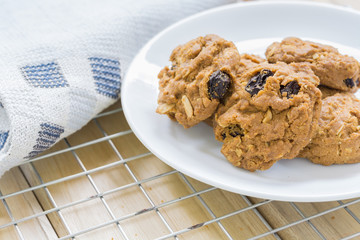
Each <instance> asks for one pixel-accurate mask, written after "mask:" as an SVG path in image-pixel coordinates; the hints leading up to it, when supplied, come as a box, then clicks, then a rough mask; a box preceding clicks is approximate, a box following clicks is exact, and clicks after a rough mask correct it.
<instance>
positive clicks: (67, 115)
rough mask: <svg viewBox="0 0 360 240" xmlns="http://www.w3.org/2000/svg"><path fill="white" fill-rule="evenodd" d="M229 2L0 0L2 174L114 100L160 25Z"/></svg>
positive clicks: (67, 133)
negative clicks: (130, 67)
mask: <svg viewBox="0 0 360 240" xmlns="http://www.w3.org/2000/svg"><path fill="white" fill-rule="evenodd" d="M230 2H233V1H231V0H202V1H192V0H172V1H169V0H152V1H146V0H101V1H100V0H97V1H89V0H77V1H71V0H56V1H47V0H33V1H25V0H19V1H11V0H4V1H1V3H0V29H1V36H0V176H1V175H3V173H4V172H5V171H7V170H9V169H10V168H11V167H14V166H16V165H19V164H20V163H22V162H24V161H26V160H27V159H30V158H33V157H36V156H37V155H38V154H40V153H41V152H43V151H44V150H46V149H48V148H50V147H51V146H53V145H54V144H55V143H56V142H58V141H59V140H61V139H62V138H64V137H66V136H68V135H70V134H72V133H74V132H75V131H77V130H79V129H80V128H81V127H83V126H84V125H85V124H86V123H87V122H88V121H89V120H91V119H92V118H93V117H94V116H95V115H96V114H98V113H99V112H100V111H102V110H103V109H104V108H106V107H108V106H109V105H111V104H112V103H114V102H115V101H117V100H118V98H119V94H120V87H121V80H122V78H123V76H124V74H125V73H126V69H127V67H128V65H129V64H130V62H131V60H132V58H133V57H134V56H135V54H136V53H137V51H139V49H140V48H141V46H142V45H143V44H144V43H145V42H146V41H147V40H149V39H150V38H151V37H152V36H153V35H155V34H156V33H157V32H159V31H160V30H162V29H163V28H165V27H166V26H168V25H170V24H171V23H174V22H175V21H178V20H180V19H182V18H184V17H186V16H188V15H191V14H194V13H197V12H199V11H202V10H205V9H208V8H212V7H216V6H219V5H222V4H227V3H230Z"/></svg>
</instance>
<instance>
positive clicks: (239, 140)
mask: <svg viewBox="0 0 360 240" xmlns="http://www.w3.org/2000/svg"><path fill="white" fill-rule="evenodd" d="M318 84H319V79H318V77H317V76H315V74H314V73H313V71H312V70H311V69H310V67H309V66H308V65H307V64H303V63H292V64H286V63H283V62H279V63H277V64H269V63H267V62H262V63H259V64H257V65H255V66H253V67H250V68H248V69H247V70H245V71H244V72H243V73H242V74H241V76H240V77H239V78H238V79H236V81H235V82H234V86H233V87H234V92H233V94H232V95H231V96H230V97H229V98H228V99H226V101H225V103H224V104H223V105H221V106H219V108H218V110H217V112H216V113H215V117H214V133H215V137H216V139H217V140H219V141H221V142H223V146H222V149H221V152H222V153H223V154H224V155H225V156H226V158H227V159H228V160H229V161H230V162H231V163H232V164H233V165H235V166H237V167H241V168H244V169H247V170H250V171H255V170H265V169H268V168H270V167H271V166H272V165H273V164H274V163H275V162H276V161H278V160H280V159H282V158H294V157H295V156H297V155H298V154H299V152H300V150H301V149H302V148H303V147H305V146H306V145H307V144H308V143H309V142H310V139H311V137H312V136H313V135H314V133H315V130H316V126H317V122H318V119H319V115H320V110H321V92H320V90H319V89H318V88H317V85H318Z"/></svg>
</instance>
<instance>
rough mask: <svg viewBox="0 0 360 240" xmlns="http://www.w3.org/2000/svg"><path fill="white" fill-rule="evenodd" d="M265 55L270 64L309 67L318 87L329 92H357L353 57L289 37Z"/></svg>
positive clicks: (357, 66)
mask: <svg viewBox="0 0 360 240" xmlns="http://www.w3.org/2000/svg"><path fill="white" fill-rule="evenodd" d="M265 55H266V58H267V60H268V61H269V62H270V63H275V62H277V61H282V62H286V63H291V62H306V63H308V64H309V66H310V67H311V69H312V70H313V71H314V73H315V74H316V75H317V76H318V77H319V79H320V82H321V84H322V85H325V86H328V87H330V88H335V89H339V90H342V91H351V92H355V91H356V90H357V88H358V85H359V77H360V75H359V74H360V68H359V66H360V65H359V62H358V61H357V60H356V59H355V58H353V57H350V56H347V55H342V54H340V53H339V51H338V50H337V49H336V48H334V47H332V46H328V45H323V44H319V43H315V42H311V41H303V40H301V39H299V38H295V37H289V38H285V39H284V40H283V41H282V42H275V43H273V44H271V45H270V46H269V47H268V48H267V49H266V53H265Z"/></svg>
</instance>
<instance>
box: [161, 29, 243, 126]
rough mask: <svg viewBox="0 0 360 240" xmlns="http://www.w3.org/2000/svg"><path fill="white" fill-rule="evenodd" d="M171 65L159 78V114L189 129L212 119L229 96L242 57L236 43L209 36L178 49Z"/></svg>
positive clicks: (172, 55) (171, 58)
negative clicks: (220, 104) (221, 103)
mask: <svg viewBox="0 0 360 240" xmlns="http://www.w3.org/2000/svg"><path fill="white" fill-rule="evenodd" d="M170 61H171V63H172V65H171V67H170V68H169V67H165V68H163V69H162V70H161V71H160V73H159V74H158V78H159V79H160V81H159V90H160V93H159V96H158V107H157V109H156V112H157V113H160V114H166V115H168V116H169V117H170V118H171V119H172V120H176V121H178V122H179V123H180V124H181V125H183V126H184V127H185V128H189V127H192V126H194V125H196V124H197V123H199V122H201V121H203V120H205V119H207V118H209V117H210V116H212V115H213V114H214V112H215V111H216V109H217V107H218V105H219V103H220V102H221V101H222V100H223V99H224V98H225V97H226V96H228V91H229V88H230V86H231V84H232V81H233V79H234V78H235V76H236V74H237V69H238V67H239V62H240V54H239V52H238V50H237V48H236V46H235V45H234V43H232V42H230V41H227V40H225V39H223V38H221V37H219V36H217V35H206V36H204V37H198V38H196V39H193V40H191V41H189V42H187V43H186V44H184V45H180V46H178V47H176V48H175V49H174V50H173V52H172V54H171V56H170Z"/></svg>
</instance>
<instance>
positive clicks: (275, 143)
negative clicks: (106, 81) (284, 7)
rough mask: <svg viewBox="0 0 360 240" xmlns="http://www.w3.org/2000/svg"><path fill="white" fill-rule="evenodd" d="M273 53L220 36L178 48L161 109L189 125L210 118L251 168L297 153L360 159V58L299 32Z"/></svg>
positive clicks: (228, 152) (163, 85)
mask: <svg viewBox="0 0 360 240" xmlns="http://www.w3.org/2000/svg"><path fill="white" fill-rule="evenodd" d="M265 56H266V59H262V58H261V57H259V56H255V55H251V54H239V52H238V50H237V48H236V46H235V45H234V44H233V43H232V42H231V41H227V40H225V39H223V38H221V37H219V36H216V35H206V36H204V37H198V38H196V39H194V40H191V41H189V42H188V43H186V44H184V45H180V46H178V47H177V48H175V49H174V50H173V52H172V54H171V56H170V61H171V63H172V65H171V66H170V67H165V68H163V69H162V70H161V71H160V73H159V75H158V77H159V79H160V82H159V89H160V93H159V96H158V107H157V110H156V111H157V112H158V113H160V114H166V115H168V116H169V117H170V118H171V119H172V120H176V121H177V122H179V123H180V124H181V125H183V126H184V127H185V128H190V127H192V126H194V125H196V124H198V123H199V122H202V121H205V122H207V123H210V125H211V126H212V127H213V129H214V133H215V138H216V139H217V140H218V141H220V142H222V143H223V145H222V148H221V152H222V153H223V154H224V156H225V157H226V158H227V159H228V160H229V161H230V162H231V163H232V164H233V165H234V166H237V167H240V168H244V169H247V170H249V171H255V170H266V169H268V168H270V167H271V166H272V165H273V164H274V163H275V162H277V161H278V160H280V159H284V158H286V159H292V158H295V157H304V158H307V159H309V160H311V161H312V162H314V163H319V164H323V165H331V164H343V163H356V162H360V101H359V100H358V99H357V98H356V97H355V96H354V95H353V93H354V92H356V90H357V89H358V87H359V84H360V83H359V78H360V64H359V62H358V61H357V60H356V59H354V58H353V57H350V56H347V55H342V54H340V53H339V52H338V51H337V49H335V48H333V47H331V46H327V45H323V44H319V43H314V42H310V41H303V40H301V39H298V38H293V37H292V38H286V39H284V40H283V41H282V42H280V43H279V42H275V43H273V44H271V45H270V46H269V47H268V48H267V50H266V53H265Z"/></svg>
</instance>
